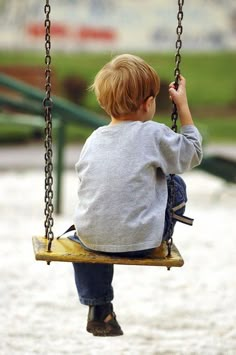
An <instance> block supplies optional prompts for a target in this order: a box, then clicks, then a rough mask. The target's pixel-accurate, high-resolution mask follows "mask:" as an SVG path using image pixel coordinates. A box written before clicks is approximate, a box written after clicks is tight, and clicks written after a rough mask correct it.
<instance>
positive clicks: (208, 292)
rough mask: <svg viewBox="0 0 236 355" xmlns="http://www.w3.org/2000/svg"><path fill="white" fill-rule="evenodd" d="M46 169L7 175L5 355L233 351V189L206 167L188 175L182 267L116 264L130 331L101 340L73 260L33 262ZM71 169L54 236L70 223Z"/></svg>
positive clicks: (180, 232)
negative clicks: (91, 326)
mask: <svg viewBox="0 0 236 355" xmlns="http://www.w3.org/2000/svg"><path fill="white" fill-rule="evenodd" d="M43 179H44V177H43V173H42V172H41V171H39V170H26V171H25V170H24V171H18V172H16V171H10V170H6V171H2V172H1V174H0V186H1V188H0V216H1V217H0V234H1V239H0V243H1V244H0V267H1V283H0V354H1V355H33V354H40V355H63V354H71V355H72V354H81V355H89V354H94V355H106V354H110V353H112V354H116V355H123V354H125V355H126V354H129V355H139V354H140V355H141V354H152V355H154V354H168V355H169V354H186V355H190V354H199V355H200V354H201V355H211V354H214V355H216V354H217V355H234V354H236V328H235V324H236V307H235V304H234V303H235V302H236V282H235V271H236V247H235V237H236V233H235V218H236V217H235V216H236V204H235V198H236V187H235V185H234V186H230V185H225V184H224V183H223V181H221V180H219V179H217V178H214V177H212V176H209V175H207V174H204V173H201V172H199V171H196V172H191V173H188V174H185V180H186V182H187V185H188V191H189V200H190V201H189V204H188V214H187V215H189V216H190V217H194V218H195V223H194V227H188V226H185V225H180V224H179V225H178V227H177V228H176V233H175V243H176V244H177V246H178V247H179V249H180V251H181V253H182V255H183V257H184V259H185V265H184V266H183V267H182V268H179V269H172V270H171V271H167V270H166V269H165V268H158V267H142V266H117V267H116V268H115V270H116V272H115V279H114V288H115V300H114V306H115V310H116V313H117V316H118V320H119V322H120V324H121V325H122V328H123V331H124V333H125V335H124V336H122V337H117V338H96V337H93V336H91V335H90V334H88V333H87V332H86V331H85V326H86V316H87V308H86V307H84V306H82V305H80V303H79V301H78V298H77V295H76V290H75V287H74V280H73V272H72V266H71V264H69V263H52V264H51V265H50V266H48V265H46V263H44V262H36V261H35V260H34V255H33V250H32V245H31V236H32V235H43V233H44V228H43V220H44V217H43V208H44V206H43V197H44V192H43V186H44V182H43ZM75 186H76V181H75V176H74V172H73V171H70V170H68V171H67V172H66V176H65V183H64V189H63V195H64V204H63V205H64V213H63V215H62V216H60V217H58V216H56V217H55V228H54V231H55V234H57V233H60V232H62V231H63V230H64V229H65V228H66V227H67V226H68V225H69V224H70V222H71V215H72V213H73V209H74V205H75V200H76V194H75Z"/></svg>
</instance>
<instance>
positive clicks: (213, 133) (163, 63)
mask: <svg viewBox="0 0 236 355" xmlns="http://www.w3.org/2000/svg"><path fill="white" fill-rule="evenodd" d="M52 55H53V58H52V66H53V69H54V72H55V75H56V76H57V78H58V80H59V83H61V82H62V80H63V79H64V78H65V77H66V76H68V75H71V74H73V75H74V76H76V75H78V76H80V77H82V78H83V79H85V80H86V81H87V83H88V85H90V84H91V83H92V81H93V78H94V76H95V74H96V73H97V71H98V70H99V69H100V68H101V66H102V65H103V64H104V63H106V62H107V61H108V60H110V58H111V54H110V53H101V54H87V53H81V54H75V53H73V54H71V53H70V54H64V53H52ZM138 55H140V56H142V57H143V58H144V59H146V60H147V61H148V62H149V63H150V64H151V65H152V66H153V67H154V68H155V69H156V70H157V72H158V73H159V75H160V77H161V80H162V81H166V82H168V83H169V82H170V81H172V80H173V70H174V53H171V54H163V53H138ZM235 63H236V53H234V52H223V53H194V54H193V53H192V54H191V53H184V52H183V54H182V62H181V68H182V73H183V75H184V76H185V77H186V78H187V91H188V99H189V104H190V106H191V108H192V110H193V112H196V124H197V125H198V126H199V127H200V130H201V131H202V132H203V134H204V136H206V137H207V139H208V140H209V141H224V142H225V141H234V142H235V132H236V119H235V118H236V117H235V110H234V111H232V109H231V110H230V109H229V108H230V107H233V105H234V107H235V106H236V70H235ZM20 64H24V65H40V66H44V50H43V49H42V53H38V52H24V53H21V52H0V66H1V65H20ZM62 93H63V89H61V94H62ZM84 105H85V106H86V107H87V108H88V109H90V110H94V111H97V112H100V109H99V107H98V104H97V102H96V99H95V97H94V94H93V93H91V92H88V93H87V95H86V98H85V100H84ZM205 109H207V111H206V110H205ZM209 109H210V110H209ZM211 111H212V112H214V114H213V113H211V114H210V115H209V116H208V115H207V114H206V112H211ZM167 116H168V115H167ZM194 118H195V115H194ZM160 120H162V118H160ZM164 121H165V122H166V123H167V124H168V125H169V118H168V119H167V120H164ZM14 127H15V126H14ZM14 129H15V133H14ZM24 129H25V139H26V140H28V137H29V128H16V127H15V128H12V127H10V128H9V127H7V126H6V125H5V126H4V127H1V130H0V142H1V141H4V142H5V141H6V140H7V139H6V137H7V136H8V137H9V138H10V137H13V136H14V137H15V136H16V137H17V135H19V137H21V139H24V138H22V137H24ZM67 131H68V133H67V137H68V138H67V140H68V141H72V142H73V141H78V140H84V138H85V137H86V136H87V135H88V134H89V133H90V132H91V130H89V129H85V128H80V127H75V126H71V125H70V126H69V127H68V129H67ZM14 139H15V138H14Z"/></svg>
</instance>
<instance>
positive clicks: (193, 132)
mask: <svg viewBox="0 0 236 355" xmlns="http://www.w3.org/2000/svg"><path fill="white" fill-rule="evenodd" d="M92 88H93V89H94V91H95V94H96V97H97V100H98V102H99V104H100V105H101V107H102V108H103V109H104V110H105V111H106V113H107V114H108V115H109V116H110V117H111V122H110V124H109V125H107V126H103V127H100V128H98V129H97V130H95V132H93V134H92V135H91V136H90V137H89V138H88V139H87V141H86V143H85V145H84V147H83V150H82V152H81V155H80V159H79V161H78V163H77V164H76V171H77V175H78V179H79V189H78V206H77V209H76V213H75V227H76V232H77V236H76V237H75V238H77V240H78V241H79V242H80V243H81V244H82V245H83V246H84V247H85V248H87V249H90V250H95V251H99V252H105V253H121V255H127V254H128V255H132V256H144V255H145V254H147V253H149V252H150V250H152V249H153V248H156V247H158V246H159V245H160V244H161V242H162V240H164V239H165V238H167V237H168V230H169V228H170V221H169V214H168V209H167V202H168V184H169V182H168V181H169V174H181V173H183V172H184V171H186V170H189V169H191V168H193V167H194V166H196V165H198V164H200V162H201V158H202V148H201V136H200V134H199V132H198V130H197V128H196V127H195V126H194V123H193V120H192V117H191V113H190V110H189V106H188V102H187V96H186V90H185V79H184V78H183V77H182V76H181V77H180V82H179V87H178V90H175V87H174V83H171V84H170V87H169V95H170V98H171V100H173V101H174V102H175V104H176V106H177V109H178V113H179V118H180V123H181V133H180V134H178V133H174V132H173V131H172V130H171V129H170V128H168V127H166V126H165V125H163V124H160V123H156V122H153V121H152V119H153V116H154V114H155V110H156V96H157V94H158V92H159V89H160V81H159V77H158V76H157V74H156V72H155V71H154V69H153V68H152V67H150V66H149V65H148V64H147V63H146V62H145V61H144V60H142V59H141V58H139V57H137V56H134V55H130V54H124V55H120V56H117V57H115V58H114V59H113V60H111V62H109V63H107V64H106V65H105V66H104V67H103V68H102V69H101V70H100V71H99V73H98V74H97V76H96V78H95V81H94V84H93V86H92ZM175 189H176V191H175V205H176V204H180V203H181V202H186V200H187V197H186V190H185V184H184V182H183V180H182V179H181V178H180V177H179V176H175ZM183 212H184V208H182V209H181V210H179V214H182V213H183ZM73 266H74V271H75V282H76V287H77V291H78V294H79V298H80V302H81V303H82V304H84V305H88V306H89V314H88V323H87V331H88V332H90V333H92V334H93V335H96V336H115V335H122V334H123V332H122V330H121V328H120V326H119V324H118V322H117V320H116V316H115V313H114V312H113V307H112V304H111V301H112V299H113V288H112V278H113V265H107V264H106V265H102V264H95V265H94V264H80V263H74V264H73Z"/></svg>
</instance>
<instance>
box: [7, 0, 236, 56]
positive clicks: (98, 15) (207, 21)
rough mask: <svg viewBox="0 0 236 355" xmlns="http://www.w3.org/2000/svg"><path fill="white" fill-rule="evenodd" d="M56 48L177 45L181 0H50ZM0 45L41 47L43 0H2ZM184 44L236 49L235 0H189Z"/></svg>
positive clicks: (160, 48)
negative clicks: (178, 14) (178, 11)
mask: <svg viewBox="0 0 236 355" xmlns="http://www.w3.org/2000/svg"><path fill="white" fill-rule="evenodd" d="M50 3H51V7H52V10H51V20H52V28H51V35H52V37H53V48H54V49H59V50H64V51H99V50H114V51H116V50H117V51H121V50H122V51H124V50H134V51H135V50H137V51H144V50H147V51H168V50H173V47H174V46H175V39H176V26H177V18H176V14H177V10H178V1H177V0H145V1H143V0H51V2H50ZM0 26H1V35H0V49H1V48H2V49H12V48H14V49H21V48H22V49H28V48H30V49H38V48H42V46H43V40H44V2H43V1H39V0H24V1H19V0H0ZM183 26H184V34H183V40H184V49H186V50H191V51H192V50H198V51H206V50H235V49H236V1H235V0H224V1H220V0H191V1H188V0H185V3H184V20H183Z"/></svg>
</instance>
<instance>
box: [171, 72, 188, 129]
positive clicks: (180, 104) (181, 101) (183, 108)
mask: <svg viewBox="0 0 236 355" xmlns="http://www.w3.org/2000/svg"><path fill="white" fill-rule="evenodd" d="M169 95H170V99H171V100H172V101H174V103H175V104H176V107H177V110H178V113H179V119H180V123H181V126H185V125H194V122H193V119H192V115H191V112H190V109H189V106H188V99H187V94H186V80H185V78H184V77H183V76H182V75H180V80H179V87H178V89H177V90H176V89H175V86H174V82H172V83H171V84H170V85H169Z"/></svg>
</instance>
